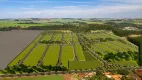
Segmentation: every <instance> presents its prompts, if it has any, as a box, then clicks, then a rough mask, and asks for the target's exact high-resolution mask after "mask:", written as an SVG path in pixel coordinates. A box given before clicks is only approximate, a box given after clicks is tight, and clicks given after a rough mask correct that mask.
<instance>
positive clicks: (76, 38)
mask: <svg viewBox="0 0 142 80" xmlns="http://www.w3.org/2000/svg"><path fill="white" fill-rule="evenodd" d="M72 36H73V40H74V42H78V37H77V35H76V34H75V33H73V34H72Z"/></svg>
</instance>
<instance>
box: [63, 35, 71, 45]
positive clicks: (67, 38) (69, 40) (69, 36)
mask: <svg viewBox="0 0 142 80" xmlns="http://www.w3.org/2000/svg"><path fill="white" fill-rule="evenodd" d="M64 41H65V44H71V42H72V36H71V33H65V34H64Z"/></svg>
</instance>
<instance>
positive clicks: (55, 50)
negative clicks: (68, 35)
mask: <svg viewBox="0 0 142 80" xmlns="http://www.w3.org/2000/svg"><path fill="white" fill-rule="evenodd" d="M59 50H60V46H50V47H49V49H48V51H47V52H46V55H45V57H44V59H43V64H44V65H53V66H55V65H56V63H57V60H58V55H59Z"/></svg>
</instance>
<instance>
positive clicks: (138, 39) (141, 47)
mask: <svg viewBox="0 0 142 80" xmlns="http://www.w3.org/2000/svg"><path fill="white" fill-rule="evenodd" d="M127 39H128V40H129V41H130V42H132V43H134V44H135V45H137V46H138V47H139V64H140V65H142V36H141V37H135V38H132V37H127Z"/></svg>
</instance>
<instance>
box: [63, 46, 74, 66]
mask: <svg viewBox="0 0 142 80" xmlns="http://www.w3.org/2000/svg"><path fill="white" fill-rule="evenodd" d="M73 59H74V53H73V47H72V46H63V49H62V57H61V62H62V65H63V66H65V67H68V60H73Z"/></svg>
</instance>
